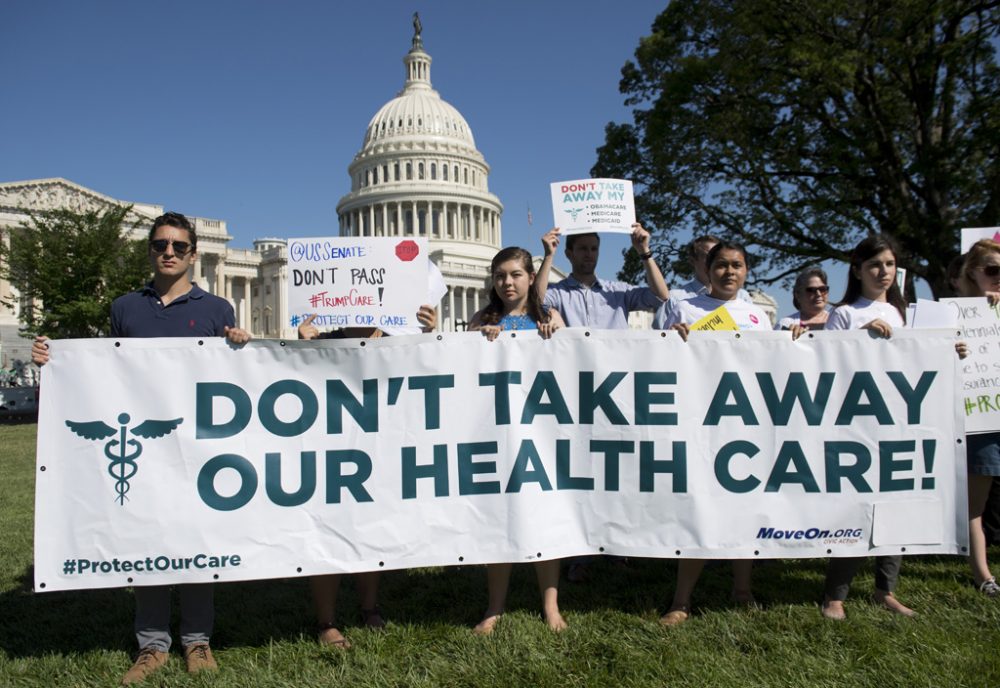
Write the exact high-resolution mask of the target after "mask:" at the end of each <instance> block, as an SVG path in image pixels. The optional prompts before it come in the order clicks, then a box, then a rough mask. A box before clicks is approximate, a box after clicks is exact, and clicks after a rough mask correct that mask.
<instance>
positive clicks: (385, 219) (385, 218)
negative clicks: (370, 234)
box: [382, 203, 389, 236]
mask: <svg viewBox="0 0 1000 688" xmlns="http://www.w3.org/2000/svg"><path fill="white" fill-rule="evenodd" d="M382 236H389V204H388V203H383V204H382Z"/></svg>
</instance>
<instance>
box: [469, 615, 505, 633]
mask: <svg viewBox="0 0 1000 688" xmlns="http://www.w3.org/2000/svg"><path fill="white" fill-rule="evenodd" d="M499 620H500V614H489V613H487V615H486V616H484V617H483V620H482V621H480V622H479V623H477V624H476V625H475V626H473V627H472V633H473V635H490V634H491V633H493V629H494V628H495V627H496V625H497V621H499Z"/></svg>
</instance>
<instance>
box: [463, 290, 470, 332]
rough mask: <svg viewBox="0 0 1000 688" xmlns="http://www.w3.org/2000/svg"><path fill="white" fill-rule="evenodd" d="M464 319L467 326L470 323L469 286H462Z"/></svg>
mask: <svg viewBox="0 0 1000 688" xmlns="http://www.w3.org/2000/svg"><path fill="white" fill-rule="evenodd" d="M462 320H464V321H465V324H466V327H468V324H469V288H468V287H462Z"/></svg>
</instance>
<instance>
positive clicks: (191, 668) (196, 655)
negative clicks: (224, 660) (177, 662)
mask: <svg viewBox="0 0 1000 688" xmlns="http://www.w3.org/2000/svg"><path fill="white" fill-rule="evenodd" d="M184 662H185V663H186V664H187V670H188V673H189V674H197V673H198V672H199V671H218V670H219V665H218V664H216V663H215V657H213V656H212V650H211V649H210V648H209V647H208V643H194V644H193V645H188V646H187V647H185V648H184Z"/></svg>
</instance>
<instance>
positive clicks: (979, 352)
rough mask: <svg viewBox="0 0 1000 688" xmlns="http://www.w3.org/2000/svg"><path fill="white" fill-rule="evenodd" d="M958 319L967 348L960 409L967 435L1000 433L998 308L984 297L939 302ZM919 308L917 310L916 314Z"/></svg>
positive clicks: (961, 335) (963, 363) (960, 335)
mask: <svg viewBox="0 0 1000 688" xmlns="http://www.w3.org/2000/svg"><path fill="white" fill-rule="evenodd" d="M940 303H943V304H947V305H948V306H951V308H952V309H953V310H954V313H955V317H956V318H957V319H958V329H959V333H960V334H959V338H960V339H961V340H962V341H964V342H965V343H966V344H967V345H968V346H969V355H968V357H967V358H966V359H965V360H964V361H962V397H961V404H962V406H961V408H962V411H963V412H964V414H965V431H966V432H967V433H970V434H977V433H983V432H997V431H998V430H1000V306H991V305H990V304H989V302H988V301H987V300H986V298H985V297H982V296H980V297H976V298H959V299H941V300H940ZM920 308H921V306H920V305H918V306H917V311H918V312H919V310H920Z"/></svg>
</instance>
